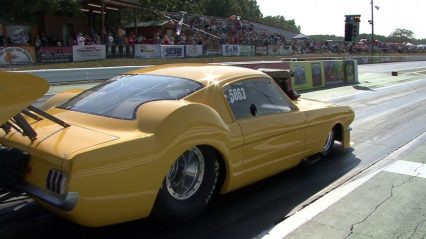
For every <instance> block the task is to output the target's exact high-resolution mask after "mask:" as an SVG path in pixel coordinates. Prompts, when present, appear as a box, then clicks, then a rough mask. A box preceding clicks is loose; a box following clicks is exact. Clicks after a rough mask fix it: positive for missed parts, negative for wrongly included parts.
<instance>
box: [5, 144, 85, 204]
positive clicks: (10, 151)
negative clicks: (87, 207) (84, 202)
mask: <svg viewBox="0 0 426 239" xmlns="http://www.w3.org/2000/svg"><path fill="white" fill-rule="evenodd" d="M29 160H30V155H29V154H28V153H25V152H23V151H21V150H18V149H14V148H5V147H2V146H0V188H4V189H7V190H9V191H11V192H25V193H27V194H28V195H30V196H32V197H34V198H35V199H37V200H40V201H43V202H45V203H47V204H49V205H51V206H53V207H56V208H58V209H60V210H63V211H71V210H72V209H74V207H75V206H76V204H77V201H78V198H79V194H78V193H77V192H68V193H67V194H65V195H63V196H58V195H54V194H53V193H50V192H46V191H43V190H42V189H40V188H39V187H36V186H33V185H31V184H28V183H26V182H25V181H24V180H23V178H24V174H25V170H26V169H27V166H28V162H29Z"/></svg>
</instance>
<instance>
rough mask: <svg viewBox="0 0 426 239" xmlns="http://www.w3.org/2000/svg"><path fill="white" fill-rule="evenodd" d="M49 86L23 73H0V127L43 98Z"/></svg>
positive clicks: (43, 81) (40, 79)
mask: <svg viewBox="0 0 426 239" xmlns="http://www.w3.org/2000/svg"><path fill="white" fill-rule="evenodd" d="M48 89H49V84H48V83H47V81H45V80H44V79H42V78H39V77H37V76H34V75H30V74H25V73H15V72H0V125H2V124H4V123H6V122H7V121H8V120H9V119H10V118H12V117H13V116H15V115H17V114H18V113H19V112H21V110H22V109H23V108H25V107H27V106H29V105H30V104H31V103H33V102H34V101H35V100H37V99H38V98H40V97H41V96H43V95H44V94H45V93H46V92H47V90H48Z"/></svg>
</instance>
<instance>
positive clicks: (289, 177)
mask: <svg viewBox="0 0 426 239" xmlns="http://www.w3.org/2000/svg"><path fill="white" fill-rule="evenodd" d="M382 65H383V64H382ZM423 65H425V63H423ZM375 67H379V66H377V65H376V66H375ZM385 67H388V66H387V64H386V66H385ZM416 67H417V66H416ZM385 70H387V69H382V71H385ZM335 90H336V91H338V90H339V89H338V88H336V89H335ZM425 92H426V78H425V79H423V80H419V81H415V82H411V83H404V84H403V85H400V86H394V87H387V88H383V89H373V90H368V91H364V92H362V93H359V94H353V95H350V96H347V97H339V98H336V99H331V100H329V101H330V102H332V103H334V104H338V105H349V106H351V107H352V108H353V109H354V110H355V114H356V118H355V121H354V123H353V124H352V128H353V131H352V141H353V142H354V145H353V148H351V149H347V150H345V151H336V152H335V154H334V155H332V156H331V157H330V158H329V159H327V160H322V161H319V162H318V163H317V164H315V165H312V166H311V167H308V168H304V167H298V168H295V169H293V170H290V171H287V172H284V173H282V174H279V175H276V176H274V177H271V178H269V179H266V180H264V181H261V182H259V183H256V184H254V185H251V186H248V187H246V188H243V189H241V190H237V191H235V192H232V193H230V194H227V195H223V196H220V197H218V198H217V199H216V200H215V201H213V203H212V205H211V206H210V207H209V208H208V210H207V211H206V212H205V213H204V214H203V215H202V216H201V217H199V218H197V219H196V220H193V221H190V222H187V223H184V224H178V222H177V223H176V225H170V226H167V227H166V226H164V225H160V224H158V223H156V222H155V221H153V220H152V219H150V218H148V219H144V220H138V221H134V222H129V223H124V224H120V225H115V226H109V227H104V228H96V229H90V228H84V227H80V226H78V225H75V224H72V223H70V222H67V221H65V220H63V219H62V218H59V217H56V216H54V215H52V214H50V213H48V212H46V211H45V210H44V209H42V208H41V207H39V206H38V205H37V204H35V203H34V202H32V201H31V200H28V199H27V198H25V197H24V198H13V197H10V194H7V193H6V192H3V193H2V192H0V235H2V238H3V237H4V238H24V237H44V238H53V237H56V238H57V237H60V238H126V237H132V238H138V237H140V238H253V237H258V236H259V235H262V233H263V232H265V231H267V230H268V229H270V228H271V227H272V226H274V225H275V224H277V223H279V222H281V221H283V220H284V219H285V218H286V217H288V216H289V215H292V214H293V213H294V212H295V211H297V209H299V208H302V207H304V206H307V205H309V204H310V202H312V201H315V200H316V199H318V198H319V197H321V196H322V195H324V194H325V193H326V192H328V191H331V190H332V189H333V188H335V187H337V186H338V185H340V184H341V183H343V182H345V181H347V180H349V179H350V178H351V177H353V176H354V175H356V174H358V173H359V172H362V171H363V170H365V169H366V168H368V167H370V166H371V165H373V164H374V163H376V162H378V161H380V160H381V159H383V158H385V157H386V156H387V155H389V154H391V153H392V152H394V151H395V150H397V149H398V148H400V147H402V146H403V145H405V144H407V143H408V142H410V141H411V140H412V139H414V138H416V137H417V136H418V135H420V134H422V133H423V132H425V131H426V124H425V123H424V122H426V93H425Z"/></svg>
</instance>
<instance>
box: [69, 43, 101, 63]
mask: <svg viewBox="0 0 426 239" xmlns="http://www.w3.org/2000/svg"><path fill="white" fill-rule="evenodd" d="M101 59H106V49H105V45H85V46H73V47H72V60H73V61H92V60H101Z"/></svg>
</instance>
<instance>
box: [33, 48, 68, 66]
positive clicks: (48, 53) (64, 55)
mask: <svg viewBox="0 0 426 239" xmlns="http://www.w3.org/2000/svg"><path fill="white" fill-rule="evenodd" d="M37 58H38V61H39V62H41V63H57V62H71V61H72V47H40V49H39V50H38V51H37Z"/></svg>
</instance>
